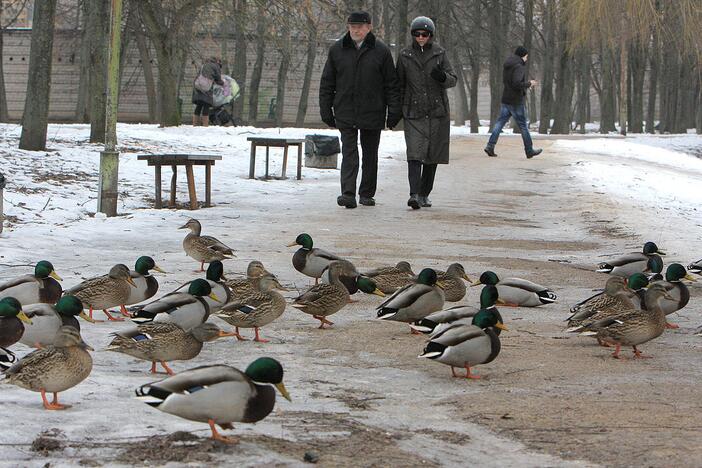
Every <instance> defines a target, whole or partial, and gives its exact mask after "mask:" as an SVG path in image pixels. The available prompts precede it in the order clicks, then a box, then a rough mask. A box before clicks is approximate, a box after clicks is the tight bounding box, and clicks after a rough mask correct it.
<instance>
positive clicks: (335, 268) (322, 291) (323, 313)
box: [292, 261, 351, 329]
mask: <svg viewBox="0 0 702 468" xmlns="http://www.w3.org/2000/svg"><path fill="white" fill-rule="evenodd" d="M342 268H343V267H342V265H341V264H340V263H338V262H336V261H333V262H332V263H331V264H330V265H329V276H330V282H329V283H328V284H327V283H320V284H316V285H314V286H312V287H311V288H309V289H308V290H307V291H305V292H304V293H302V294H301V295H300V296H298V297H297V298H296V299H295V300H294V301H293V303H292V306H293V307H295V308H296V309H299V310H301V311H303V312H304V313H306V314H310V315H311V316H312V317H314V318H316V319H317V320H319V321H320V322H321V323H320V324H319V328H321V329H323V328H325V327H324V325H325V324H326V325H330V326H331V325H334V322H330V321H329V320H327V317H328V316H330V315H332V314H335V313H337V312H338V311H340V310H341V309H343V308H344V306H345V305H346V304H348V302H349V299H350V298H351V296H350V295H349V291H348V289H346V286H344V284H343V283H342V282H341V280H340V279H339V276H340V274H341V271H342Z"/></svg>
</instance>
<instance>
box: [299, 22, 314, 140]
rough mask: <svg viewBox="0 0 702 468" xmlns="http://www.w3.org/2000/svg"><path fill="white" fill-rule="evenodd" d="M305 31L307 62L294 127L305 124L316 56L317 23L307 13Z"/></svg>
mask: <svg viewBox="0 0 702 468" xmlns="http://www.w3.org/2000/svg"><path fill="white" fill-rule="evenodd" d="M307 31H308V34H309V37H308V38H307V63H306V64H305V77H304V79H303V81H302V90H301V91H300V102H299V103H298V105H297V117H296V118H295V126H296V127H302V126H304V125H305V116H306V115H307V101H308V100H309V97H310V87H311V86H312V72H313V71H314V61H315V58H316V57H317V24H316V23H315V22H314V18H313V17H312V16H311V15H307Z"/></svg>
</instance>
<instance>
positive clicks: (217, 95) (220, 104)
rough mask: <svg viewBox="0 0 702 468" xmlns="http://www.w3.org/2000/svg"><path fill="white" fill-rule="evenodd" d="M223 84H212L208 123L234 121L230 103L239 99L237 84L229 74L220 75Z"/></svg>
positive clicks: (216, 123)
mask: <svg viewBox="0 0 702 468" xmlns="http://www.w3.org/2000/svg"><path fill="white" fill-rule="evenodd" d="M222 81H223V82H224V84H223V85H221V86H220V85H218V84H217V83H215V84H214V85H212V108H210V115H209V119H210V125H227V124H229V123H230V122H231V123H234V119H233V117H232V103H233V102H234V101H236V100H237V99H239V95H240V94H239V84H238V83H237V82H236V80H235V79H234V78H232V77H231V76H229V75H222Z"/></svg>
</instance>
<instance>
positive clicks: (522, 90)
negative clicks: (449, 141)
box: [485, 46, 542, 159]
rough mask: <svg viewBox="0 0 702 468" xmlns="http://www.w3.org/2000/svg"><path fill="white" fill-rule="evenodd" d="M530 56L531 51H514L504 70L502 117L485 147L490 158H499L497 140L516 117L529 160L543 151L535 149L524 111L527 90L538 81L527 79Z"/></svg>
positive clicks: (498, 119)
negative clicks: (509, 122) (503, 128)
mask: <svg viewBox="0 0 702 468" xmlns="http://www.w3.org/2000/svg"><path fill="white" fill-rule="evenodd" d="M528 56H529V51H528V50H526V48H524V47H522V46H519V47H517V49H516V50H515V51H514V55H512V56H510V57H509V58H508V59H507V61H506V62H505V64H504V66H503V68H502V82H503V83H504V91H503V92H502V105H501V106H500V116H499V117H498V118H497V122H495V126H494V127H493V129H492V134H491V135H490V140H488V144H487V146H486V147H485V152H486V153H487V155H488V156H497V154H495V145H496V144H497V139H498V138H499V136H500V132H502V127H504V126H505V124H506V123H507V122H508V121H509V118H510V117H514V119H515V120H516V121H517V125H519V129H520V130H521V132H522V140H523V141H524V152H525V153H526V157H527V158H529V159H530V158H533V157H534V156H536V155H537V154H540V153H541V151H542V150H541V149H534V146H533V143H532V142H531V135H530V134H529V127H528V126H527V122H526V111H525V109H524V96H526V90H527V89H529V88H530V87H532V86H536V84H537V81H536V80H529V81H527V79H526V61H527V58H528Z"/></svg>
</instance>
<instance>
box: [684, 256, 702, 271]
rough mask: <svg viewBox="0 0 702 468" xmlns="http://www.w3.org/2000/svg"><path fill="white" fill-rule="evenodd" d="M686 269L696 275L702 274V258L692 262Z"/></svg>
mask: <svg viewBox="0 0 702 468" xmlns="http://www.w3.org/2000/svg"><path fill="white" fill-rule="evenodd" d="M687 269H688V271H689V272H690V273H694V274H696V275H702V258H701V259H699V260H697V261H696V262H692V263H690V264H689V265H688V266H687Z"/></svg>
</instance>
